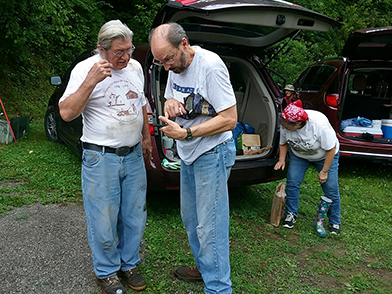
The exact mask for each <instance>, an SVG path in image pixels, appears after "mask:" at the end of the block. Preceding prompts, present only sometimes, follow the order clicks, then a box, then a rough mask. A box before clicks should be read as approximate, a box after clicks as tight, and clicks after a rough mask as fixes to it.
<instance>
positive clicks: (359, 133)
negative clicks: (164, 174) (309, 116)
mask: <svg viewBox="0 0 392 294" xmlns="http://www.w3.org/2000/svg"><path fill="white" fill-rule="evenodd" d="M391 50H392V27H385V28H372V29H363V30H357V31H354V32H352V33H351V34H350V36H349V38H348V39H347V41H346V44H345V46H344V47H343V50H342V56H343V57H337V58H330V59H325V60H320V61H319V62H317V63H315V64H313V65H311V66H310V67H309V68H307V69H306V70H305V71H304V72H303V73H302V74H301V75H300V77H299V78H298V80H297V81H296V84H295V87H296V90H297V91H298V94H299V97H300V99H301V100H302V102H303V106H304V108H310V109H315V110H319V111H321V112H323V113H324V114H325V115H326V116H327V117H328V119H329V121H330V122H331V124H332V126H333V127H334V129H335V131H336V134H337V136H338V139H339V142H340V154H341V156H343V157H352V158H354V157H356V158H368V159H372V160H382V161H384V162H386V161H387V162H392V55H391Z"/></svg>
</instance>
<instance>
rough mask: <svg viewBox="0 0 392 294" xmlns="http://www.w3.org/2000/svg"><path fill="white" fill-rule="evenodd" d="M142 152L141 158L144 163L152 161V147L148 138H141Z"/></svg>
mask: <svg viewBox="0 0 392 294" xmlns="http://www.w3.org/2000/svg"><path fill="white" fill-rule="evenodd" d="M142 150H143V157H144V160H145V161H146V162H150V161H151V160H152V147H151V140H150V138H148V139H146V138H144V137H143V140H142Z"/></svg>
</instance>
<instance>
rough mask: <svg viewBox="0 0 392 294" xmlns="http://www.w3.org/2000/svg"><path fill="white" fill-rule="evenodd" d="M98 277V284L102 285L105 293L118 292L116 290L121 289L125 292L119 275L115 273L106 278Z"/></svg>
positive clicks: (113, 293) (114, 293) (112, 293)
mask: <svg viewBox="0 0 392 294" xmlns="http://www.w3.org/2000/svg"><path fill="white" fill-rule="evenodd" d="M96 279H97V284H98V285H99V286H100V287H101V289H102V291H103V293H105V294H116V291H117V290H119V289H121V290H122V291H123V292H125V290H124V287H123V285H122V284H121V282H120V280H119V279H118V276H117V275H113V276H111V277H108V278H104V279H98V278H97V277H96Z"/></svg>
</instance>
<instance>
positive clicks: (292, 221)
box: [282, 212, 297, 229]
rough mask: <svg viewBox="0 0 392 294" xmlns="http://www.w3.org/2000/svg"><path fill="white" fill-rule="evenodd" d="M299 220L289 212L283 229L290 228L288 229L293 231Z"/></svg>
mask: <svg viewBox="0 0 392 294" xmlns="http://www.w3.org/2000/svg"><path fill="white" fill-rule="evenodd" d="M296 220H297V217H296V216H295V215H294V214H292V213H291V212H288V213H287V215H286V219H285V220H284V222H283V225H282V226H283V228H288V229H292V228H293V226H294V224H295V222H296Z"/></svg>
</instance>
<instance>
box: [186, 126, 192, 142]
mask: <svg viewBox="0 0 392 294" xmlns="http://www.w3.org/2000/svg"><path fill="white" fill-rule="evenodd" d="M185 130H186V138H185V140H186V141H190V140H192V139H193V137H192V132H191V129H190V128H186V129H185Z"/></svg>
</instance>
